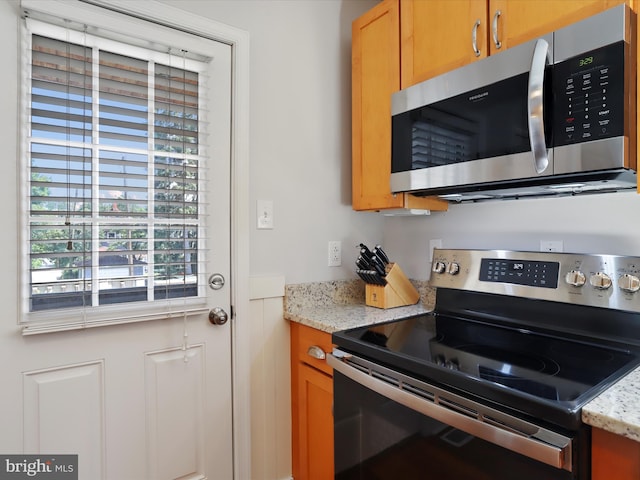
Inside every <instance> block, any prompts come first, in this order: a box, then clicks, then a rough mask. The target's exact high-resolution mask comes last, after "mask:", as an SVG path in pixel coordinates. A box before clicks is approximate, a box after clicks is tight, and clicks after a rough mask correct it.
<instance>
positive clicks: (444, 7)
mask: <svg viewBox="0 0 640 480" xmlns="http://www.w3.org/2000/svg"><path fill="white" fill-rule="evenodd" d="M476 23H478V25H477V27H476V26H475V25H476ZM474 30H475V31H476V49H477V51H478V54H476V51H475V50H474V47H473V42H472V32H473V31H474ZM400 32H401V49H402V50H401V51H402V54H401V57H402V68H401V70H402V88H406V87H409V86H411V85H413V84H415V83H418V82H421V81H423V80H426V79H428V78H431V77H435V76H436V75H440V74H441V73H445V72H447V71H449V70H453V69H454V68H457V67H461V66H462V65H466V64H468V63H471V62H473V61H475V60H477V59H479V58H483V57H486V56H487V55H488V52H487V32H488V26H487V4H486V2H485V1H478V0H429V1H424V0H401V2H400Z"/></svg>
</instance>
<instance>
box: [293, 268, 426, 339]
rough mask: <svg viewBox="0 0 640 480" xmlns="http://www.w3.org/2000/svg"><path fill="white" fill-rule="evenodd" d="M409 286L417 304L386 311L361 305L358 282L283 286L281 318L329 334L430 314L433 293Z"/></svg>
mask: <svg viewBox="0 0 640 480" xmlns="http://www.w3.org/2000/svg"><path fill="white" fill-rule="evenodd" d="M411 283H413V285H414V286H415V287H416V289H417V290H418V292H419V293H420V300H419V301H418V303H416V304H415V305H408V306H406V307H395V308H388V309H382V308H376V307H369V306H367V305H365V286H364V283H363V282H362V281H361V280H342V281H334V282H317V283H304V284H297V285H287V286H285V308H284V318H285V319H286V320H290V321H293V322H298V323H301V324H303V325H307V326H309V327H313V328H315V329H317V330H322V331H323V332H328V333H333V332H337V331H339V330H347V329H349V328H356V327H361V326H363V325H374V324H376V323H384V322H388V321H391V320H398V319H401V318H408V317H413V316H415V315H421V314H423V313H428V312H430V311H432V310H433V305H434V303H435V291H434V290H433V289H432V288H431V287H429V286H428V285H427V283H426V282H418V281H412V282H411Z"/></svg>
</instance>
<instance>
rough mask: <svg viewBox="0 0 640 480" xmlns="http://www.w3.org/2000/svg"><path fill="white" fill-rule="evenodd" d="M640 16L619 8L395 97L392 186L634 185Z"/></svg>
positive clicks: (450, 189)
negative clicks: (638, 24) (638, 26)
mask: <svg viewBox="0 0 640 480" xmlns="http://www.w3.org/2000/svg"><path fill="white" fill-rule="evenodd" d="M635 25H636V21H635V14H634V13H633V12H632V11H631V10H630V9H629V8H628V7H627V6H625V5H620V6H618V7H614V8H612V9H610V10H606V11H604V12H602V13H600V14H598V15H595V16H593V17H589V18H587V19H585V20H582V21H580V22H577V23H575V24H573V25H570V26H568V27H565V28H563V29H561V30H557V31H555V32H552V33H549V34H547V35H545V36H543V37H540V38H537V39H535V40H533V41H530V42H527V43H524V44H521V45H518V46H516V47H513V48H510V49H508V50H505V51H504V52H501V53H498V54H496V55H492V56H489V57H487V58H485V59H482V60H479V61H477V62H474V63H472V64H469V65H466V66H464V67H461V68H458V69H456V70H453V71H451V72H448V73H445V74H443V75H440V76H438V77H434V78H432V79H429V80H426V81H424V82H422V83H419V84H416V85H414V86H412V87H409V88H407V89H404V90H401V91H399V92H397V93H394V94H393V96H392V118H391V124H392V155H391V172H392V173H391V190H392V191H393V192H414V193H416V194H419V195H420V194H423V195H438V196H441V197H443V198H447V199H449V200H458V201H465V200H482V199H489V198H513V197H527V196H541V195H558V194H577V193H583V192H602V191H617V190H622V189H631V188H636V185H637V180H636V52H635Z"/></svg>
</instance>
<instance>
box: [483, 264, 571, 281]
mask: <svg viewBox="0 0 640 480" xmlns="http://www.w3.org/2000/svg"><path fill="white" fill-rule="evenodd" d="M559 272H560V264H559V263H558V262H531V261H524V260H505V259H497V258H483V259H482V262H481V264H480V280H481V281H484V282H498V283H513V284H516V285H527V286H530V287H543V288H558V275H559Z"/></svg>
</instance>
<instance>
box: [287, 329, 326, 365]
mask: <svg viewBox="0 0 640 480" xmlns="http://www.w3.org/2000/svg"><path fill="white" fill-rule="evenodd" d="M291 335H292V339H293V347H294V351H292V352H291V353H292V355H294V356H295V358H297V359H298V360H299V361H300V362H303V363H306V364H307V365H311V366H312V367H314V368H317V369H318V370H321V371H322V372H324V373H326V374H328V375H332V374H333V373H332V368H331V367H330V366H329V365H327V361H326V360H325V359H324V358H317V357H320V356H323V354H324V355H326V354H327V353H331V351H332V350H333V344H332V343H331V334H330V333H327V332H322V331H320V330H316V329H315V328H311V327H307V326H306V325H301V324H299V323H292V324H291Z"/></svg>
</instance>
